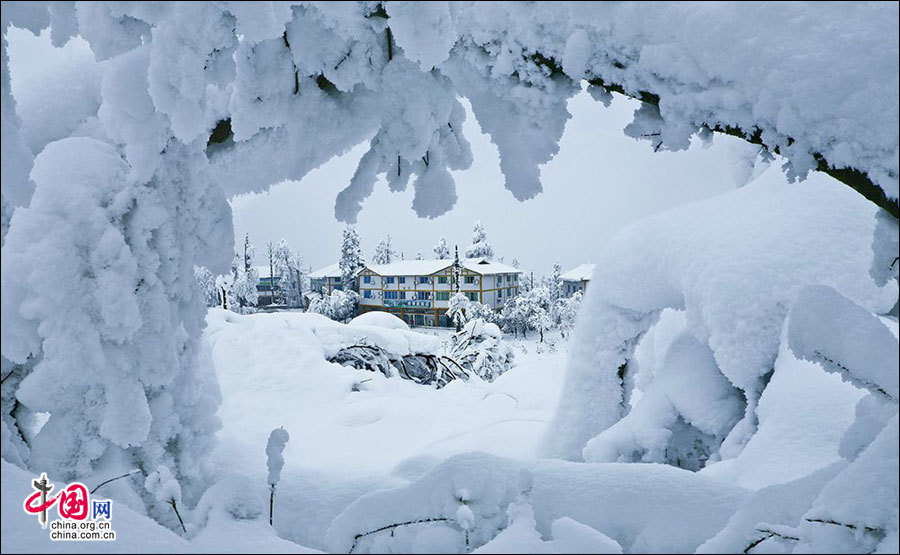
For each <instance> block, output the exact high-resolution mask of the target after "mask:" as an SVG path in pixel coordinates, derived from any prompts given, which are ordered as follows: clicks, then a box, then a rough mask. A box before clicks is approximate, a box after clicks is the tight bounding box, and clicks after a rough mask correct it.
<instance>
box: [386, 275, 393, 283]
mask: <svg viewBox="0 0 900 555" xmlns="http://www.w3.org/2000/svg"><path fill="white" fill-rule="evenodd" d="M384 282H385V283H394V276H387V277H386V278H384Z"/></svg>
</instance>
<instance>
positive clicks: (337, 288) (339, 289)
mask: <svg viewBox="0 0 900 555" xmlns="http://www.w3.org/2000/svg"><path fill="white" fill-rule="evenodd" d="M334 290H335V291H343V290H344V286H343V285H335V286H334Z"/></svg>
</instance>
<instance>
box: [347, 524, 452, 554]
mask: <svg viewBox="0 0 900 555" xmlns="http://www.w3.org/2000/svg"><path fill="white" fill-rule="evenodd" d="M426 522H455V521H454V520H453V519H452V518H447V517H433V518H420V519H418V520H409V521H406V522H397V523H395V524H388V525H387V526H382V527H381V528H376V529H374V530H369V531H368V532H362V533H361V534H356V535H355V536H353V545H352V546H350V551H348V553H353V550H354V549H356V545H357V542H359V539H360V538H363V537H365V536H371V535H372V534H377V533H378V532H384V531H385V530H393V529H394V528H399V527H400V526H409V525H411V524H424V523H426Z"/></svg>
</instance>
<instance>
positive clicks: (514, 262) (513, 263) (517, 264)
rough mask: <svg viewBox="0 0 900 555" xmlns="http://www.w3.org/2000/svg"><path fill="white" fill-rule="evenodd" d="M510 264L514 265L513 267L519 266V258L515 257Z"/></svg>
mask: <svg viewBox="0 0 900 555" xmlns="http://www.w3.org/2000/svg"><path fill="white" fill-rule="evenodd" d="M509 265H510V266H512V267H513V268H518V267H519V259H518V258H513V259H512V261H511V262H510V263H509Z"/></svg>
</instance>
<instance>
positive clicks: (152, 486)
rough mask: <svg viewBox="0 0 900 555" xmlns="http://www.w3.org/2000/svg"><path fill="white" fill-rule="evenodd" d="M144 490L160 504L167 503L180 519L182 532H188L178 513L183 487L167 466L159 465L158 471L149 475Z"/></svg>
mask: <svg viewBox="0 0 900 555" xmlns="http://www.w3.org/2000/svg"><path fill="white" fill-rule="evenodd" d="M144 488H146V490H147V491H148V492H149V493H150V494H151V495H152V496H153V497H154V498H155V499H156V501H158V502H159V503H167V504H168V505H170V506H171V507H172V511H174V512H175V516H176V517H178V523H179V524H180V525H181V531H182V532H185V533H186V532H187V529H186V528H185V526H184V520H183V519H182V518H181V513H180V512H179V511H178V504H179V503H181V486H180V485H179V484H178V480H176V479H175V476H173V475H172V471H171V470H169V467H167V466H165V465H159V467H157V469H156V470H154V471H153V472H151V473H150V474H148V475H147V479H146V480H145V481H144Z"/></svg>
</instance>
